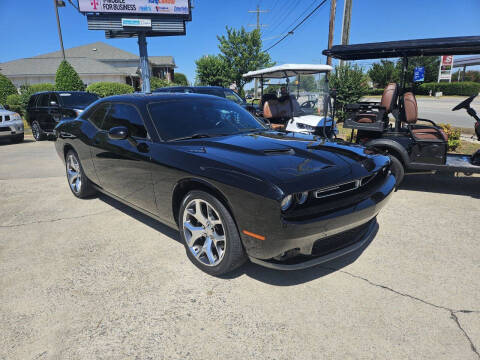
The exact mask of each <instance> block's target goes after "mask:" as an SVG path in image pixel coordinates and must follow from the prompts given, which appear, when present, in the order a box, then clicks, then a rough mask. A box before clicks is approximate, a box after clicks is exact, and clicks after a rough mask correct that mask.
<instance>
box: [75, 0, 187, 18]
mask: <svg viewBox="0 0 480 360" xmlns="http://www.w3.org/2000/svg"><path fill="white" fill-rule="evenodd" d="M78 6H79V8H80V11H81V12H86V13H121V14H145V15H188V14H189V13H190V7H189V1H188V0H78Z"/></svg>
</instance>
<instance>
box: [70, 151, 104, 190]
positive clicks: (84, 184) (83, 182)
mask: <svg viewBox="0 0 480 360" xmlns="http://www.w3.org/2000/svg"><path fill="white" fill-rule="evenodd" d="M71 159H74V160H75V161H76V163H77V164H78V167H77V169H78V170H76V172H77V174H79V178H80V182H79V183H77V182H75V184H72V182H71V177H70V175H69V170H71V169H72V164H70V161H71ZM65 171H66V174H67V183H68V187H69V188H70V190H71V191H72V194H73V195H75V196H76V197H78V198H80V199H84V198H88V197H91V196H92V195H94V194H95V193H96V192H97V191H96V189H95V188H94V187H93V185H92V183H91V182H90V180H89V179H88V178H87V176H86V175H85V172H84V171H83V167H82V164H81V163H80V158H79V157H78V154H77V153H76V152H75V151H74V150H69V151H68V152H67V154H66V155H65ZM77 178H78V177H77Z"/></svg>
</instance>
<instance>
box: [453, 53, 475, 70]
mask: <svg viewBox="0 0 480 360" xmlns="http://www.w3.org/2000/svg"><path fill="white" fill-rule="evenodd" d="M474 65H480V56H478V55H477V56H470V57H464V58H455V59H454V60H453V67H454V68H456V67H464V66H474Z"/></svg>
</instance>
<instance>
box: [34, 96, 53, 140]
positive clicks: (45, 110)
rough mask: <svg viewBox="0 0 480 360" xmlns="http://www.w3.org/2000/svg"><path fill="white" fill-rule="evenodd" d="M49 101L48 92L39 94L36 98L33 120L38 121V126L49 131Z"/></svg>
mask: <svg viewBox="0 0 480 360" xmlns="http://www.w3.org/2000/svg"><path fill="white" fill-rule="evenodd" d="M49 101H50V93H43V94H40V95H39V98H38V100H37V109H36V111H35V113H36V116H35V120H37V121H38V123H39V124H40V127H41V128H42V130H44V131H49V127H51V126H49V117H50V114H49Z"/></svg>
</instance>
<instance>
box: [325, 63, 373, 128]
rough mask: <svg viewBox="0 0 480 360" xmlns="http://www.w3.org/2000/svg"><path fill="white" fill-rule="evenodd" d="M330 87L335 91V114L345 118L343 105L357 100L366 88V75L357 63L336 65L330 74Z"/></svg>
mask: <svg viewBox="0 0 480 360" xmlns="http://www.w3.org/2000/svg"><path fill="white" fill-rule="evenodd" d="M330 88H331V89H335V90H336V91H337V98H336V114H337V117H338V120H340V121H343V120H345V105H347V104H352V103H356V102H358V101H359V100H360V99H361V98H362V97H363V96H364V95H365V94H366V93H367V90H368V86H367V81H366V76H365V74H364V73H363V70H362V68H361V67H360V66H358V65H357V64H353V65H352V64H350V63H346V64H345V65H342V66H336V67H335V70H334V72H332V74H331V75H330Z"/></svg>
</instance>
